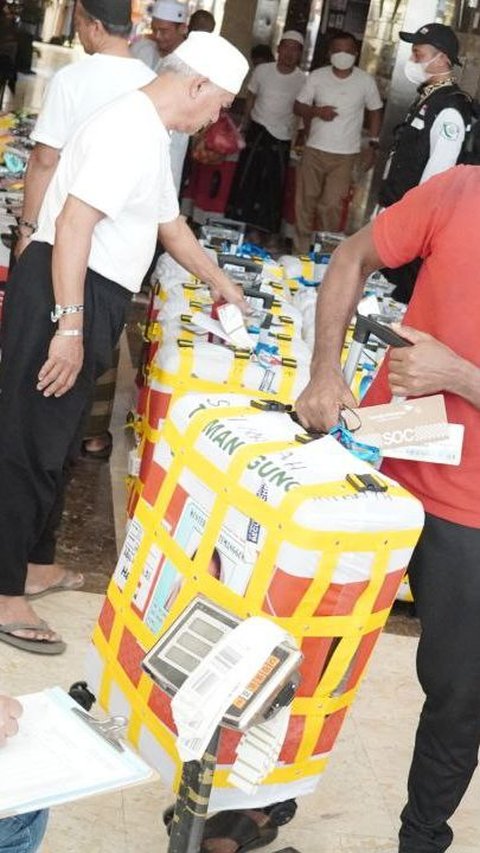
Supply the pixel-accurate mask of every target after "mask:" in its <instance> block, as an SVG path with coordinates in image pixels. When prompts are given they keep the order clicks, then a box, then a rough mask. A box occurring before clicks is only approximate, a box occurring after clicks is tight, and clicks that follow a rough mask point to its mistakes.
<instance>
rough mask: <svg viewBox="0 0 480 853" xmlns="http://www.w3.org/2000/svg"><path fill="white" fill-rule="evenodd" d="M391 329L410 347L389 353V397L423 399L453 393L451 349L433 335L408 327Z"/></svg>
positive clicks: (455, 360)
mask: <svg viewBox="0 0 480 853" xmlns="http://www.w3.org/2000/svg"><path fill="white" fill-rule="evenodd" d="M392 328H393V329H394V331H396V332H398V334H399V335H401V336H402V338H405V339H406V340H407V341H410V343H412V344H413V346H410V347H401V348H398V347H397V348H393V347H392V349H391V350H390V355H389V364H388V381H389V383H390V389H391V391H392V394H393V395H394V396H396V397H422V396H424V395H427V394H437V393H439V392H440V391H447V390H454V389H452V388H451V387H450V385H451V382H452V374H453V372H454V367H455V364H456V362H458V356H457V355H456V354H455V353H454V352H453V350H451V349H449V347H447V346H445V344H442V343H441V342H440V341H438V340H437V339H436V338H434V337H432V335H429V334H427V333H426V332H419V331H418V330H417V329H412V328H410V326H401V325H400V324H397V323H395V324H393V323H392Z"/></svg>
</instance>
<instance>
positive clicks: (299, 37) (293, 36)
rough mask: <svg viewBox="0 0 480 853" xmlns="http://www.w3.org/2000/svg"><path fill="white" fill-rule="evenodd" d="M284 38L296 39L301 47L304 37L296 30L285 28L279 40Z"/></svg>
mask: <svg viewBox="0 0 480 853" xmlns="http://www.w3.org/2000/svg"><path fill="white" fill-rule="evenodd" d="M285 39H288V40H289V41H297V42H298V43H299V44H301V45H302V47H303V44H304V42H305V39H304V38H303V36H302V34H301V33H297V31H296V30H287V31H286V32H285V33H283V35H282V38H281V39H280V41H284V40H285Z"/></svg>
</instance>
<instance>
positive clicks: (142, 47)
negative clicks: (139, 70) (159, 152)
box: [130, 0, 189, 196]
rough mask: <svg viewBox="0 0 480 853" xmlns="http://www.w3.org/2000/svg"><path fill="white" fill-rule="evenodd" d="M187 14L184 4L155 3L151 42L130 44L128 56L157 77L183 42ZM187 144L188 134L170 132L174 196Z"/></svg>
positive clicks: (173, 1) (172, 0)
mask: <svg viewBox="0 0 480 853" xmlns="http://www.w3.org/2000/svg"><path fill="white" fill-rule="evenodd" d="M187 13H188V8H187V4H186V3H179V2H177V0H157V2H156V3H155V5H154V7H153V11H152V38H151V39H149V38H145V39H141V40H140V41H138V42H134V44H132V46H131V48H130V51H131V53H132V55H133V56H136V57H137V58H138V59H141V60H142V61H143V62H145V63H146V64H147V65H149V66H150V68H153V69H154V71H155V73H156V74H160V72H161V70H162V64H163V61H164V59H165V57H166V56H169V54H171V53H173V51H174V50H176V49H177V47H179V46H180V45H181V43H182V42H183V41H184V40H185V37H186V35H187V25H186V21H187ZM152 46H153V49H152ZM188 140H189V136H188V133H177V132H176V131H174V132H173V133H172V134H171V142H170V163H171V167H172V174H173V182H174V184H175V188H176V190H177V196H178V195H180V187H181V183H182V172H183V164H184V162H185V157H186V154H187V149H188Z"/></svg>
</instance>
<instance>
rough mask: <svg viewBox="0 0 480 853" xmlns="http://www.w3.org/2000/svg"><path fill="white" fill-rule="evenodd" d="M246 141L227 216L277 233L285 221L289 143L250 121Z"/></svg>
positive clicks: (234, 178) (234, 180)
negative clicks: (284, 207) (283, 209)
mask: <svg viewBox="0 0 480 853" xmlns="http://www.w3.org/2000/svg"><path fill="white" fill-rule="evenodd" d="M245 141H246V147H245V148H244V149H243V151H242V153H241V154H240V157H239V160H238V165H237V168H236V170H235V175H234V177H233V182H232V188H231V190H230V197H229V199H228V204H227V208H226V215H227V216H229V217H231V218H232V219H237V220H240V221H241V222H247V223H248V225H254V226H256V227H257V228H261V229H263V230H264V231H269V232H270V233H272V234H277V233H278V232H279V231H280V225H281V220H282V205H283V192H284V187H285V180H286V177H287V167H288V160H289V157H290V140H288V139H287V140H285V139H277V138H276V137H275V136H272V134H271V133H269V132H268V130H267V129H266V128H265V127H263V125H261V124H258V123H257V122H255V121H250V124H249V127H248V130H247V133H246V137H245Z"/></svg>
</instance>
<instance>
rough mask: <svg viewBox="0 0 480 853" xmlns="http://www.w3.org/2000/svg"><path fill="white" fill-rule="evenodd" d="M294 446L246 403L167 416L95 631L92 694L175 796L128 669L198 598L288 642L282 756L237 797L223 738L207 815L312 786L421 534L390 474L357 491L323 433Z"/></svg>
mask: <svg viewBox="0 0 480 853" xmlns="http://www.w3.org/2000/svg"><path fill="white" fill-rule="evenodd" d="M298 434H302V440H298ZM306 438H307V437H306V435H305V433H304V432H303V430H302V428H301V427H300V426H298V424H296V423H294V422H293V421H292V419H291V418H290V416H289V415H288V414H283V413H279V412H266V411H262V410H261V409H260V408H255V407H252V405H251V401H250V397H249V396H245V395H234V394H224V395H219V394H214V395H212V394H210V395H201V394H188V395H186V396H184V397H182V398H181V399H180V400H178V401H177V402H176V403H175V404H174V405H172V407H171V408H170V413H169V418H168V420H167V422H166V423H165V425H164V428H163V431H162V434H161V437H160V438H159V440H158V441H157V443H156V444H155V445H153V444H152V445H151V448H150V451H151V455H150V460H149V465H148V471H147V474H146V480H145V484H144V488H143V493H142V496H141V498H140V499H139V501H138V503H137V506H136V510H135V515H134V518H133V520H132V522H131V524H130V527H129V530H128V534H127V537H126V540H125V544H124V547H123V549H122V552H121V554H120V558H119V561H118V564H117V567H116V570H115V573H114V576H113V579H112V581H111V583H110V586H109V589H108V593H107V597H106V600H105V604H104V607H103V609H102V612H101V615H100V618H99V621H98V624H97V626H96V628H95V630H94V635H93V645H92V648H91V652H90V655H89V664H88V670H89V672H88V675H89V684H90V685H91V686H92V687H93V688H94V690H95V692H96V694H97V696H98V698H99V701H100V703H101V704H102V706H103V707H104V708H106V709H108V710H109V711H110V712H114V713H125V714H126V715H127V716H128V718H129V720H130V723H129V730H128V737H129V739H130V741H131V742H132V743H133V744H134V745H135V746H136V747H138V749H139V750H140V752H141V753H142V755H144V756H145V757H146V758H147V759H148V760H149V761H150V762H151V763H153V764H154V765H155V767H156V768H157V769H158V770H159V772H160V774H161V776H162V778H163V779H164V781H165V782H166V783H167V784H169V785H172V787H173V788H176V786H177V784H178V780H179V773H180V763H179V759H178V756H177V753H176V748H175V728H174V724H173V720H172V716H171V708H170V700H169V699H168V697H167V696H166V694H164V693H163V692H162V691H161V690H160V689H159V688H158V687H157V686H155V685H154V684H153V682H151V681H150V679H149V678H148V676H147V675H146V674H145V673H144V672H143V671H142V669H141V660H142V658H143V655H144V653H145V652H146V651H147V650H149V649H150V648H151V647H152V646H153V644H154V643H155V641H156V640H157V639H158V637H159V636H160V634H161V633H162V632H163V630H164V629H165V628H166V627H167V626H168V625H169V624H170V623H171V621H172V620H173V619H174V618H176V617H177V616H178V615H179V614H180V613H181V612H183V609H184V608H185V607H186V606H187V604H188V603H189V602H190V601H191V600H192V599H193V597H194V596H195V595H196V594H198V593H199V592H201V593H202V594H203V595H205V596H207V597H208V598H209V599H211V600H212V601H214V602H217V603H218V604H220V605H221V606H222V607H225V608H227V609H229V610H231V611H232V612H234V613H235V614H238V615H239V616H240V617H242V618H244V617H245V616H247V615H264V616H265V615H266V616H268V617H271V618H273V619H275V621H277V622H278V623H279V624H281V626H282V627H284V628H285V629H286V630H287V631H289V632H290V633H291V634H292V635H293V636H294V637H295V638H296V639H297V641H298V643H299V645H300V646H301V649H302V652H303V655H304V662H303V665H302V682H301V686H300V689H299V692H298V694H297V696H296V698H295V700H294V702H293V705H292V713H291V718H290V724H289V728H288V734H287V738H286V740H285V743H284V746H283V749H282V753H281V755H280V758H279V761H278V762H277V765H276V767H275V769H274V770H273V772H272V773H270V775H269V776H268V777H267V778H266V780H265V782H264V783H263V784H262V785H261V786H260V788H259V789H258V792H257V794H256V795H254V796H248V797H246V796H245V795H244V794H242V793H241V792H240V791H238V790H237V789H235V788H232V787H231V786H229V784H228V783H227V776H228V773H229V768H230V766H231V764H232V761H233V758H234V750H235V746H236V744H237V742H238V734H236V733H234V732H232V731H227V730H224V731H223V733H222V739H221V745H220V752H219V759H218V767H217V771H216V774H215V779H214V790H213V794H212V800H211V807H212V809H213V810H216V809H223V808H229V807H238V808H243V807H250V808H251V807H253V806H255V805H258V806H261V805H265V804H268V803H271V802H276V801H282V800H285V799H287V798H289V797H295V796H298V795H300V794H305V793H309V792H311V791H312V790H313V789H314V787H315V785H316V783H317V781H318V779H319V777H320V776H321V774H322V773H323V770H324V768H325V765H326V762H327V758H328V755H329V753H330V751H331V749H332V747H333V744H334V742H335V739H336V737H337V735H338V732H339V730H340V728H341V725H342V722H343V719H344V717H345V714H346V712H347V710H348V707H349V706H350V704H351V702H352V701H353V698H354V696H355V693H356V690H357V687H358V684H359V681H360V679H361V677H362V675H363V672H364V670H365V666H366V663H367V661H368V658H369V656H370V653H371V651H372V649H373V647H374V645H375V642H376V640H377V638H378V635H379V633H380V632H381V630H382V627H383V625H384V624H385V621H386V618H387V616H388V612H389V609H390V607H391V604H392V602H393V600H394V598H395V594H396V591H397V589H398V587H399V585H400V582H401V579H402V577H403V573H404V569H405V566H406V565H407V563H408V561H409V558H410V555H411V552H412V550H413V548H414V546H415V544H416V542H417V539H418V537H419V535H420V531H421V527H422V523H423V510H422V507H421V504H420V503H419V502H418V501H417V500H416V499H414V498H412V497H411V496H410V495H409V494H408V493H407V492H406V491H405V490H404V489H402V488H401V487H400V486H398V485H396V484H395V483H394V482H393V481H391V480H388V479H387V478H383V479H384V480H385V485H387V489H386V491H363V492H362V491H356V488H355V486H353V485H351V483H350V482H349V481H347V479H346V477H347V475H352V474H356V475H364V474H369V473H371V472H372V469H371V468H370V466H369V465H368V464H367V463H365V462H362V461H360V460H358V459H356V458H355V457H353V456H352V455H351V454H350V453H349V452H348V451H346V450H345V449H344V448H343V447H341V446H340V445H339V444H338V443H337V442H336V441H335V439H333V438H332V437H331V436H326V437H324V438H321V439H319V440H316V441H312V442H309V443H303V440H304V439H306ZM307 440H308V439H307Z"/></svg>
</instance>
